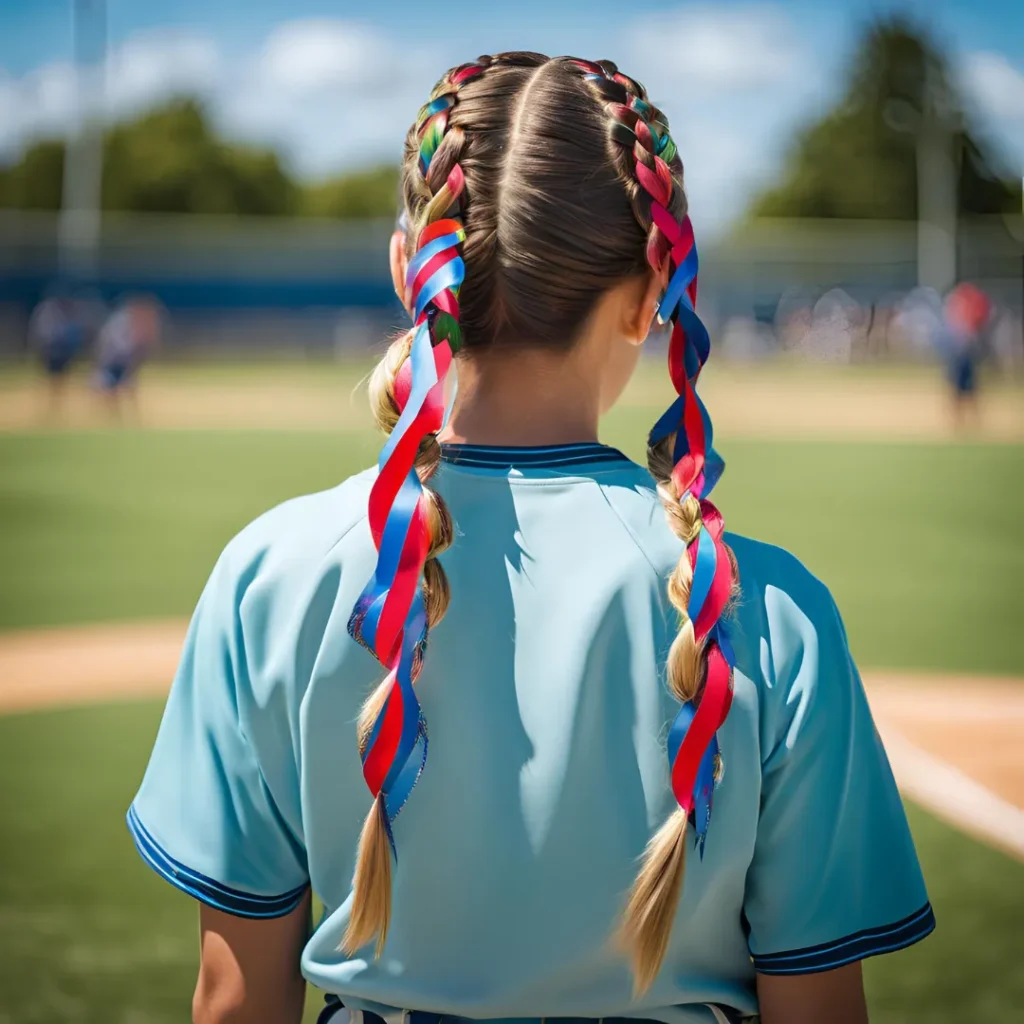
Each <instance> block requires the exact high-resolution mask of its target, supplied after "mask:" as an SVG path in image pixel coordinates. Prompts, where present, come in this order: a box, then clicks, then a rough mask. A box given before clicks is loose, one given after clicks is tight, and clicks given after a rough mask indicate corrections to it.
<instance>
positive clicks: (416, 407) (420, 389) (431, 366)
mask: <svg viewBox="0 0 1024 1024" xmlns="http://www.w3.org/2000/svg"><path fill="white" fill-rule="evenodd" d="M409 362H410V364H411V366H410V372H411V374H412V386H411V387H410V389H409V397H408V399H407V400H406V403H405V408H404V409H403V410H402V414H401V415H400V416H399V417H398V422H397V423H396V424H395V426H394V429H393V430H392V431H391V433H390V435H389V436H388V439H387V441H386V442H385V444H384V447H383V448H382V449H381V453H380V455H379V456H378V458H377V468H378V469H379V470H380V471H381V472H383V470H384V467H385V466H386V465H387V461H388V459H390V458H391V455H392V453H393V452H394V450H395V449H396V448H397V447H398V442H399V441H401V440H402V436H403V435H404V434H405V432H406V431H407V430H408V429H409V428H410V427H411V426H412V425H413V423H414V422H415V421H416V417H417V416H419V414H420V410H422V408H423V403H424V402H425V401H426V400H427V395H429V394H430V389H431V388H432V387H433V386H434V385H435V384H436V383H437V365H436V363H435V362H434V350H433V348H432V346H431V344H430V328H429V327H428V325H427V324H426V322H424V323H422V324H420V325H419V327H417V328H416V333H415V334H414V335H413V339H412V346H411V347H410V349H409Z"/></svg>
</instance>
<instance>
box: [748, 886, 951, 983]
mask: <svg viewBox="0 0 1024 1024" xmlns="http://www.w3.org/2000/svg"><path fill="white" fill-rule="evenodd" d="M934 930H935V914H934V913H932V907H931V904H930V903H926V904H925V905H924V906H923V907H922V908H921V909H920V910H918V911H916V912H915V913H913V914H911V915H909V917H905V918H903V920H902V921H896V922H894V923H893V924H887V925H882V926H881V927H879V928H865V929H864V930H863V931H860V932H855V933H854V934H853V935H847V936H846V937H845V938H842V939H836V940H835V941H834V942H823V943H821V944H820V945H818V946H808V947H807V948H805V949H793V950H788V951H787V952H785V953H766V954H764V955H763V956H758V955H756V954H755V955H753V956H752V957H751V959H752V960H753V961H754V970H755V971H757V972H758V974H817V973H818V972H819V971H831V970H832V969H833V968H836V967H842V966H844V965H845V964H850V963H853V962H854V961H855V960H865V959H867V957H869V956H878V955H879V954H880V953H894V952H895V951H896V950H898V949H904V948H905V947H907V946H912V945H913V944H914V943H915V942H920V941H921V939H923V938H924V937H925V936H926V935H930V934H931V933H932V932H933V931H934Z"/></svg>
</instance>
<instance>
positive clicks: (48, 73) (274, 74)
mask: <svg viewBox="0 0 1024 1024" xmlns="http://www.w3.org/2000/svg"><path fill="white" fill-rule="evenodd" d="M93 2H96V0H93ZM70 8H71V0H0V158H2V157H3V156H7V157H8V158H9V157H10V156H12V155H14V154H16V153H17V152H18V151H19V150H20V149H21V147H22V146H23V145H24V144H25V142H26V141H27V140H29V139H31V138H34V137H38V136H40V135H53V134H59V133H61V132H63V131H66V130H67V126H68V125H69V124H70V123H72V120H73V117H74V110H75V106H76V102H75V96H76V86H75V79H74V76H73V72H72V70H71V67H70V63H69V62H70V59H71V53H72V42H71V24H70ZM893 9H896V10H904V11H909V12H910V13H913V14H915V15H917V16H918V17H919V18H921V20H923V21H925V22H927V24H928V25H929V26H930V28H931V30H932V32H933V33H934V34H935V36H936V37H937V38H938V39H939V41H940V42H941V43H942V44H943V45H944V46H945V47H946V49H947V50H948V52H949V53H950V55H951V58H952V59H953V62H954V65H955V67H956V69H957V72H958V74H959V75H960V77H961V81H962V83H963V87H964V90H965V92H966V94H967V95H968V97H969V98H970V100H971V102H972V105H973V107H974V109H975V112H976V114H977V116H978V118H979V119H980V121H981V123H982V124H983V125H984V126H985V128H986V130H987V131H988V132H989V133H990V134H991V135H992V137H993V138H994V139H996V140H997V144H998V146H999V148H1000V149H1001V150H1002V152H1003V153H1004V154H1005V155H1006V157H1007V160H1008V162H1009V163H1010V164H1011V167H1012V168H1013V169H1015V170H1018V171H1024V3H1022V2H1020V0H1016V2H1009V0H975V2H973V3H968V2H964V0H929V2H924V0H903V2H898V3H886V2H881V0H876V2H869V0H817V2H809V0H775V2H757V0H735V2H734V0H716V2H707V0H704V2H685V0H635V3H634V4H633V5H631V6H628V7H627V5H624V4H622V2H621V0H560V2H557V0H546V2H545V0H514V2H512V3H507V4H502V5H496V4H494V3H493V2H491V0H479V2H476V3H470V2H466V0H447V3H445V4H444V5H437V4H426V3H422V2H421V3H412V2H410V0H384V2H382V3H378V4H372V3H366V2H363V3H359V4H355V3H353V2H351V0H344V2H338V0H335V2H329V0H312V2H311V0H292V2H286V0H247V2H244V0H145V2H140V0H107V10H108V25H109V33H108V36H109V47H110V49H109V60H108V70H107V95H106V101H105V105H106V109H107V113H108V116H110V117H115V118H116V117H124V116H129V115H130V114H132V113H133V112H135V111H137V110H139V109H143V108H144V107H145V106H147V105H150V104H152V103H155V102H158V101H159V100H161V99H163V98H166V97H167V96H168V95H172V94H175V93H195V94H199V95H201V96H203V97H204V98H205V99H206V100H207V102H208V104H209V108H210V110H211V112H212V114H213V116H214V117H215V118H216V120H217V122H218V124H219V125H220V127H221V128H222V130H223V131H225V132H226V133H227V134H229V135H231V136H233V137H236V138H239V139H245V140H249V141H254V142H261V143H270V144H273V145H275V146H277V147H279V148H280V149H281V151H282V152H283V153H284V155H285V157H286V159H287V160H288V161H289V163H290V164H291V166H292V167H293V168H294V169H295V170H296V171H298V172H299V173H301V174H304V175H306V176H311V177H315V176H320V175H326V174H329V173H332V172H334V171H336V170H338V169H341V168H344V167H349V166H355V165H358V164H365V163H367V162H372V161H378V160H389V159H393V158H394V157H395V155H396V154H397V152H398V150H399V147H400V143H401V138H402V135H403V134H404V131H405V128H406V127H407V125H408V123H409V121H410V120H411V119H412V118H413V117H414V115H415V112H416V109H417V107H418V106H419V104H420V103H421V102H422V100H423V98H424V97H425V94H426V92H427V91H428V90H429V88H430V85H431V84H432V83H433V81H434V80H435V79H436V78H437V77H438V74H439V73H440V72H441V71H443V70H444V69H445V68H446V67H447V66H449V65H450V64H454V63H457V62H459V61H461V60H465V59H468V58H471V57H473V56H476V54H477V53H479V52H487V51H490V52H494V51H497V50H502V49H513V48H529V49H537V50H541V51H544V52H547V53H567V52H568V53H574V54H579V55H581V56H587V57H605V56H607V57H611V58H612V59H615V60H617V61H618V62H619V64H620V65H621V66H622V67H623V69H624V70H626V71H628V72H629V73H630V74H633V75H634V76H635V77H637V78H640V79H641V80H642V81H644V82H645V84H646V85H647V87H648V89H649V91H650V92H651V94H652V96H653V97H654V98H655V100H656V101H657V102H658V103H659V104H660V105H661V106H662V107H663V108H664V109H665V110H666V112H667V113H668V114H669V116H670V118H671V120H672V124H673V131H674V134H675V136H676V139H677V141H678V142H679V144H680V148H681V150H682V153H683V157H684V162H685V164H686V169H687V180H688V189H689V192H690V195H691V206H692V209H693V211H694V220H695V221H697V222H703V223H705V224H706V225H708V226H714V225H718V224H722V223H724V222H726V221H727V220H728V219H729V218H730V217H731V216H732V215H733V214H734V213H736V212H738V210H739V209H741V208H742V205H743V203H744V202H745V201H746V200H747V199H748V198H749V195H750V194H751V192H752V191H753V190H754V189H756V188H757V187H758V186H759V185H760V184H761V183H763V182H764V181H766V180H770V178H771V177H772V175H773V173H774V172H775V171H776V170H777V168H778V165H779V161H780V159H781V156H782V154H783V153H784V151H785V147H786V144H787V142H788V141H789V139H790V138H791V137H792V134H793V131H794V129H795V128H796V127H797V126H798V125H799V124H800V123H801V122H803V121H805V120H807V119H808V118H812V117H814V116H815V115H816V114H817V113H818V112H820V111H822V110H824V109H827V107H828V106H829V103H830V101H831V100H832V99H833V98H834V95H835V91H836V89H837V88H838V87H839V86H840V84H841V75H840V72H841V69H842V67H843V64H844V62H845V61H846V60H847V59H848V57H849V54H850V52H851V48H852V46H853V43H854V41H855V39H856V35H857V32H858V30H859V28H860V27H861V26H862V25H863V24H864V23H865V22H866V21H867V20H869V19H870V17H871V16H872V15H873V14H876V13H879V12H884V11H888V10H893ZM624 10H626V11H628V17H623V11H624ZM442 12H443V14H442Z"/></svg>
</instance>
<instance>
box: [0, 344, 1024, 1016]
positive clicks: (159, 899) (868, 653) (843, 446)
mask: <svg viewBox="0 0 1024 1024" xmlns="http://www.w3.org/2000/svg"><path fill="white" fill-rule="evenodd" d="M366 369H367V366H366V365H364V364H339V363H333V362H332V363H328V362H324V363H304V364H297V363H288V364H276V363H266V364H259V365H220V364H218V365H208V366H207V365H204V366H195V365H190V366H166V367H151V368H150V369H149V370H148V371H147V372H146V374H145V375H144V377H143V381H142V386H141V389H140V394H139V400H138V405H137V406H136V407H131V408H125V409H123V410H122V411H121V413H120V416H119V418H116V419H115V418H114V415H113V414H112V413H111V411H110V410H109V409H107V408H103V407H101V406H99V405H98V404H97V402H96V400H95V396H93V395H91V394H90V393H89V392H88V389H87V387H86V385H85V382H84V380H76V381H72V384H71V389H70V391H69V393H68V394H67V395H66V396H65V398H66V402H65V403H64V406H63V408H62V409H61V410H60V411H59V413H55V412H54V411H53V410H50V409H49V408H48V406H47V403H46V396H45V394H44V392H43V391H42V389H41V385H40V383H39V382H38V381H37V380H36V379H35V377H34V376H33V375H32V374H31V373H29V372H28V371H27V370H21V371H17V372H10V373H8V374H7V375H6V376H0V949H2V950H3V956H0V1024H29V1022H39V1024H43V1022H47V1024H51V1022H56V1021H60V1022H90V1024H92V1022H95V1024H158V1022H159V1024H163V1022H167V1024H170V1022H179V1021H182V1020H185V1019H187V1018H188V1007H189V1000H190V998H191V989H192V984H193V982H194V977H195V969H196V954H197V941H196V933H197V929H196V913H195V908H194V906H193V905H192V904H191V902H190V901H189V900H188V898H186V897H184V896H182V895H181V894H179V893H177V892H176V891H174V890H172V889H171V888H170V887H169V886H167V885H166V883H164V882H162V881H161V880H159V879H158V878H156V876H154V875H153V874H151V873H150V872H149V870H148V869H147V868H145V867H144V866H143V864H142V863H141V861H140V860H139V859H138V857H137V856H136V854H135V852H134V849H133V847H132V844H131V841H130V839H129V837H128V834H127V831H126V829H125V827H124V824H123V816H124V811H125V809H126V808H127V805H128V803H129V801H130V800H131V797H132V795H133V793H134V791H135V788H136V786H137V784H138V781H139V779H140V776H141V772H142V770H143V767H144V765H145V761H146V757H147V754H148V751H149V748H150V745H151V743H152V739H153V736H154V734H155V730H156V727H157V724H158V721H159V716H160V711H161V706H162V699H161V694H162V693H163V692H164V691H165V690H166V687H167V684H168V682H169V677H170V674H171V673H172V672H173V668H174V659H175V657H176V654H177V649H178V645H179V643H180V638H181V635H182V631H183V628H184V620H185V619H186V618H187V616H188V614H189V613H190V611H191V609H192V606H193V604H194V603H195V600H196V598H197V596H198V594H199V591H200V588H201V587H202V585H203V582H204V581H205V578H206V575H207V573H208V572H209V570H210V568H211V567H212V565H213V562H214V559H215V558H216V556H217V554H218V552H219V551H220V549H221V548H222V546H223V545H224V543H225V542H226V541H227V540H228V539H229V538H230V537H231V536H232V534H233V533H235V532H236V531H237V530H238V529H239V528H240V527H241V526H243V525H244V524H245V523H246V522H247V521H249V520H250V519H251V518H253V517H254V516H255V515H257V514H258V513H259V512H261V511H263V510H264V509H266V508H268V507H269V506H271V505H273V504H275V503H277V502H279V501H281V500H283V499H285V498H287V497H290V496H293V495H295V494H299V493H303V492H307V491H311V490H316V489H320V488H325V487H329V486H331V485H332V484H334V483H336V482H337V481H339V480H340V479H342V478H343V477H345V476H346V475H348V474H350V473H352V472H354V471H356V470H358V469H361V468H363V467H364V466H366V465H368V464H369V463H370V462H372V461H373V460H374V458H375V456H376V451H377V446H378V439H377V437H376V436H375V435H374V433H373V432H372V431H371V430H370V429H369V426H368V416H367V415H366V413H365V411H364V410H365V395H363V394H361V393H360V391H359V382H360V380H361V379H362V377H363V376H364V374H365V372H366ZM667 389H668V385H667V382H665V381H664V380H663V377H662V373H661V368H660V366H653V365H651V366H647V365H645V366H643V367H642V368H641V371H640V373H639V374H638V376H637V378H636V380H635V382H634V384H633V385H631V388H630V391H629V393H628V394H627V396H626V398H625V400H624V401H623V403H622V404H621V405H620V406H619V407H618V408H617V409H616V410H615V412H614V413H613V414H612V415H611V416H610V417H609V419H608V422H607V424H606V429H605V432H604V440H606V441H607V442H608V443H611V444H615V445H617V446H619V447H621V448H623V449H624V450H625V451H627V452H628V453H629V454H631V455H633V456H634V457H640V456H641V453H642V450H643V439H644V435H645V432H646V429H647V427H648V426H649V424H650V423H651V422H652V421H653V419H654V418H655V415H656V413H657V412H660V410H661V408H662V407H663V405H664V404H666V402H667V399H668V397H669V396H668V390H667ZM703 391H704V394H705V397H706V400H707V402H708V405H709V407H710V409H711V412H712V415H713V417H714V419H715V422H716V424H717V427H718V431H719V448H720V450H721V451H722V453H723V455H724V456H725V458H726V461H727V463H728V466H729V469H728V472H727V473H726V475H725V477H724V479H723V481H722V484H721V485H720V491H718V492H716V494H717V495H718V498H719V504H720V505H721V507H722V508H723V510H724V511H725V514H726V516H727V519H728V522H729V525H730V527H731V528H732V529H733V530H736V531H738V532H743V533H748V534H752V535H755V536H757V537H760V538H762V539H765V540H769V541H773V542H775V543H779V544H782V545H784V546H786V547H788V548H790V549H791V550H793V551H794V552H795V553H796V554H797V555H798V556H799V557H801V558H802V559H803V560H804V561H805V562H806V563H807V564H808V565H809V567H810V568H811V569H812V571H814V572H815V573H816V574H817V575H818V576H820V577H821V578H823V579H824V580H825V581H826V582H827V583H828V585H829V586H830V587H831V588H832V591H833V593H834V594H835V596H836V598H837V600H838V603H839V606H840V608H841V609H842V611H843V613H844V616H845V619H846V623H847V627H848V630H849V634H850V638H851V643H852V646H853V650H854V654H855V655H856V657H857V660H858V663H859V664H860V666H861V669H862V671H863V673H864V676H865V681H866V684H867V687H868V692H869V696H870V698H871V700H872V704H873V706H874V707H875V709H876V714H877V716H878V720H879V725H880V728H881V730H882V733H883V736H884V737H885V739H886V742H887V745H888V744H890V743H891V747H890V749H891V751H892V752H893V762H894V766H895V767H896V769H897V775H898V777H899V779H900V782H901V785H902V786H903V788H904V793H905V795H906V796H907V798H908V801H907V810H908V814H909V816H910V821H911V825H912V827H913V830H914V833H915V836H916V839H917V843H918V849H919V852H920V856H921V860H922V863H923V866H924V871H925V875H926V879H927V881H928V885H929V890H930V894H931V898H932V901H933V904H934V906H935V912H936V916H937V919H938V928H937V931H936V932H935V934H934V935H933V936H931V937H930V938H928V939H927V940H926V941H925V942H923V943H921V944H919V945H917V946H915V947H913V948H911V949H909V950H906V951H904V952H901V953H897V954H894V955H892V956H888V957H884V958H880V959H876V960H873V961H870V962H869V963H868V964H867V965H866V968H865V970H866V976H867V982H868V991H869V997H870V1002H871V1009H872V1020H873V1021H876V1022H883V1024H889V1022H893V1024H895V1022H901V1021H906V1020H922V1021H929V1022H943V1024H944V1022H954V1021H956V1022H960V1021H978V1020H989V1019H991V1020H1007V1021H1008V1020H1012V1019H1017V1018H1016V1015H1017V1014H1019V1012H1020V1007H1021V1006H1022V1005H1024V970H1022V969H1021V966H1020V963H1021V955H1022V953H1024V941H1022V934H1024V932H1022V927H1021V921H1022V920H1024V863H1022V862H1021V858H1022V857H1024V840H1022V824H1021V823H1022V821H1024V811H1022V810H1021V809H1022V808H1024V749H1022V748H1021V739H1022V737H1024V732H1022V726H1024V629H1022V628H1021V624H1022V623H1024V585H1022V583H1021V580H1022V579H1024V530H1022V527H1021V521H1022V512H1024V388H1022V387H1021V386H1020V385H1016V386H1015V385H1011V384H1005V383H1003V384H997V383H995V382H989V384H988V386H987V387H986V388H984V389H983V393H982V398H983V401H982V407H981V419H980V421H979V422H978V423H977V424H975V425H974V426H972V427H971V428H970V429H969V430H968V431H967V432H964V433H956V432H954V431H953V430H952V427H951V425H950V421H949V418H948V416H947V412H948V410H947V409H946V406H945V401H944V399H945V395H944V393H943V390H942V387H941V380H940V379H939V377H938V375H937V374H936V373H934V372H933V371H931V370H930V369H927V368H917V369H910V368H907V369H892V368H889V369H886V370H878V369H872V368H853V369H851V368H838V367H807V366H802V365H776V364H773V365H771V366H762V367H758V368H736V367H728V366H726V367H722V368H714V367H712V368H710V369H709V371H708V379H707V381H706V384H705V385H704V387H703ZM897 762H898V763H897ZM316 999H317V996H316V994H315V993H311V994H310V1013H309V1014H308V1015H307V1016H308V1017H309V1019H310V1020H312V1019H313V1017H314V1016H315V1014H314V1004H315V1002H316Z"/></svg>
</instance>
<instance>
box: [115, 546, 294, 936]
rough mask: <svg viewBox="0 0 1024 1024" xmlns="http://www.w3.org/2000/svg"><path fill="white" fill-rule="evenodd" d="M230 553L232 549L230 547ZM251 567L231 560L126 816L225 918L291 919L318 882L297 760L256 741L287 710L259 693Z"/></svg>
mask: <svg viewBox="0 0 1024 1024" xmlns="http://www.w3.org/2000/svg"><path fill="white" fill-rule="evenodd" d="M229 551H230V549H229ZM251 575H252V574H251V573H250V572H249V570H248V569H244V568H243V571H242V572H241V573H239V571H238V570H237V567H235V568H233V567H232V566H231V565H230V564H229V559H228V558H227V557H222V559H221V561H220V562H219V563H218V565H217V567H216V568H215V569H214V572H213V574H212V576H211V577H210V581H209V583H208V584H207V586H206V588H205V590H204V592H203V595H202V597H201V598H200V600H199V604H198V607H197V608H196V612H195V615H194V616H193V619H192V623H191V625H190V627H189V631H188V636H187V639H186V642H185V649H184V652H183V654H182V658H181V662H180V665H179V668H178V672H177V675H176V677H175V680H174V684H173V686H172V688H171V693H170V696H169V697H168V701H167V706H166V709H165V711H164V717H163V720H162V722H161V724H160V730H159V733H158V735H157V739H156V743H155V745H154V748H153V752H152V755H151V758H150V762H149V765H148V767H147V769H146V773H145V777H144V778H143V781H142V785H141V787H140V789H139V792H138V794H137V795H136V797H135V800H134V802H133V804H132V807H131V809H130V811H129V814H128V823H129V828H130V830H131V832H132V836H133V838H134V839H135V843H136V845H137V847H138V849H139V852H140V853H141V854H142V856H143V858H144V860H146V862H147V863H148V864H149V865H150V866H151V867H152V868H153V869H154V870H155V871H157V873H158V874H160V875H162V876H163V877H164V878H165V879H167V881H169V882H171V884H173V885H175V886H177V887H178V888H180V889H182V890H184V891H185V892H187V893H189V894H190V895H192V896H194V897H195V898H196V899H198V900H200V901H201V902H204V903H206V904H208V905H210V906H212V907H214V908H216V909H218V910H223V911H225V912H228V913H232V914H237V915H241V916H244V917H253V918H272V917H277V916H281V915H285V914H288V913H289V912H290V911H292V910H293V909H294V908H295V907H297V906H298V905H299V904H300V903H301V901H302V899H303V896H304V894H305V891H306V889H307V886H308V874H307V867H306V855H305V848H304V841H303V835H302V819H301V807H300V788H299V780H298V769H297V767H296V761H295V758H294V757H292V756H280V755H279V754H278V753H277V752H276V751H275V750H273V749H270V750H268V749H267V747H266V743H265V742H264V743H262V745H261V743H259V742H257V737H254V735H253V728H252V725H253V723H255V722H256V721H257V720H258V721H260V722H263V721H264V720H265V719H266V717H267V716H268V715H273V716H275V720H274V722H273V723H272V725H273V728H272V729H269V730H268V729H265V730H264V731H270V732H272V733H273V734H275V735H279V736H283V737H285V738H287V737H288V736H289V723H288V721H287V715H288V709H287V706H286V705H285V702H283V701H281V700H277V699H275V700H274V701H272V702H271V701H268V700H267V698H266V695H264V698H263V701H264V706H259V702H258V701H257V698H256V697H255V695H254V687H255V685H256V680H255V679H254V678H252V677H251V675H250V673H252V676H254V675H255V669H254V668H253V667H252V666H251V665H250V663H249V662H250V659H249V658H248V656H247V653H246V641H245V638H244V637H243V633H242V628H241V613H240V604H241V600H242V597H243V596H244V594H245V592H246V588H245V585H244V584H245V579H246V578H250V577H251Z"/></svg>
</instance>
